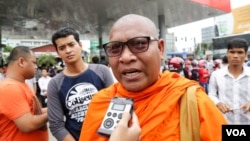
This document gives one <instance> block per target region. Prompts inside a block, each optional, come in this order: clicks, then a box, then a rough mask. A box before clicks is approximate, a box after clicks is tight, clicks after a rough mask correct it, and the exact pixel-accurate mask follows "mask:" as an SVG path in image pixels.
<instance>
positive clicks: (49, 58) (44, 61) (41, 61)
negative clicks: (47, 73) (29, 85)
mask: <svg viewBox="0 0 250 141" xmlns="http://www.w3.org/2000/svg"><path fill="white" fill-rule="evenodd" d="M56 63H57V62H56V57H55V56H53V55H51V54H43V55H40V56H39V57H38V58H37V66H46V67H47V66H50V65H55V64H56Z"/></svg>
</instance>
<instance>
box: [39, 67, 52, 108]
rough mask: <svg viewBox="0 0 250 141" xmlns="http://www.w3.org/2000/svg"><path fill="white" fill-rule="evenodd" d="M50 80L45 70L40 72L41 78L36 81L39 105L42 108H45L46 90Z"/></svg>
mask: <svg viewBox="0 0 250 141" xmlns="http://www.w3.org/2000/svg"><path fill="white" fill-rule="evenodd" d="M50 80H51V77H50V76H49V75H48V72H47V70H46V69H43V70H42V76H41V77H40V78H39V79H38V86H39V88H40V90H41V91H40V95H41V103H42V107H46V106H47V104H46V103H47V102H46V101H47V88H48V84H49V82H50Z"/></svg>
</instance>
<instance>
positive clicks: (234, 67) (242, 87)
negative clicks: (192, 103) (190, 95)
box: [208, 38, 250, 124]
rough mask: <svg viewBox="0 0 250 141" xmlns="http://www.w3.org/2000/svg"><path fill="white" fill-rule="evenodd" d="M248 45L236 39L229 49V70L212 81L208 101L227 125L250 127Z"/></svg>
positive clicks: (232, 41) (220, 71) (216, 72)
mask: <svg viewBox="0 0 250 141" xmlns="http://www.w3.org/2000/svg"><path fill="white" fill-rule="evenodd" d="M247 51H248V42H247V41H246V40H245V39H241V38H234V39H232V40H230V41H229V43H228V46H227V53H226V55H227V58H228V66H227V67H224V68H221V69H219V70H216V71H214V72H213V73H212V75H211V77H210V80H209V92H208V95H209V97H210V98H211V99H212V100H213V102H214V103H215V104H216V106H217V107H218V109H219V110H220V111H221V112H222V113H224V116H225V118H226V119H227V121H228V124H250V68H248V67H246V66H245V65H244V60H245V58H246V56H247Z"/></svg>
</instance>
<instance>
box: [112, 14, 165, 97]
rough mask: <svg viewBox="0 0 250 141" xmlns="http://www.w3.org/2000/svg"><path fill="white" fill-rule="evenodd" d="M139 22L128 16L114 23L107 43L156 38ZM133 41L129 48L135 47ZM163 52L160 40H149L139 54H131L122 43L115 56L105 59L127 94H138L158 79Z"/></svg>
mask: <svg viewBox="0 0 250 141" xmlns="http://www.w3.org/2000/svg"><path fill="white" fill-rule="evenodd" d="M139 19H140V18H139ZM139 19H138V18H136V20H135V19H133V17H132V18H130V19H129V20H124V22H119V23H117V24H115V25H114V26H113V28H112V30H111V32H110V41H111V42H113V41H119V42H127V41H128V40H130V41H131V39H132V40H133V39H134V38H136V37H145V36H146V37H153V38H155V39H157V37H156V35H157V33H155V32H154V30H153V29H152V27H151V25H150V24H148V23H147V22H145V21H143V20H142V21H140V20H139ZM136 41H137V40H136ZM136 41H135V42H134V41H133V42H131V43H130V45H131V46H132V45H133V44H138V42H136ZM139 42H140V43H139V44H142V43H144V42H141V41H140V40H139ZM163 51H164V41H163V40H162V39H160V40H149V41H148V49H147V50H146V51H144V52H140V53H134V52H133V51H131V49H129V48H128V45H127V44H125V45H124V46H123V50H122V52H121V54H120V55H119V56H115V57H109V65H110V67H111V68H112V71H113V73H114V75H115V77H116V79H117V80H118V81H119V82H120V83H121V84H122V85H123V86H124V87H125V88H126V89H127V90H128V91H133V92H138V91H141V90H143V89H145V88H147V87H149V86H150V85H152V84H153V83H155V82H156V81H157V79H158V78H159V73H160V65H161V60H162V59H163Z"/></svg>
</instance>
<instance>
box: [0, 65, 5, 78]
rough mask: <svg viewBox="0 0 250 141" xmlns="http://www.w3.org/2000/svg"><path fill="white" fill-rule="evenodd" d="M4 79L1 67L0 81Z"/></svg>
mask: <svg viewBox="0 0 250 141" xmlns="http://www.w3.org/2000/svg"><path fill="white" fill-rule="evenodd" d="M3 79H4V70H3V67H0V81H1V80H3Z"/></svg>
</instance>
